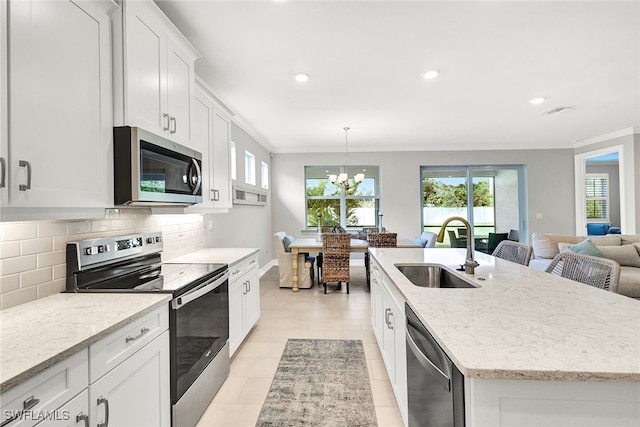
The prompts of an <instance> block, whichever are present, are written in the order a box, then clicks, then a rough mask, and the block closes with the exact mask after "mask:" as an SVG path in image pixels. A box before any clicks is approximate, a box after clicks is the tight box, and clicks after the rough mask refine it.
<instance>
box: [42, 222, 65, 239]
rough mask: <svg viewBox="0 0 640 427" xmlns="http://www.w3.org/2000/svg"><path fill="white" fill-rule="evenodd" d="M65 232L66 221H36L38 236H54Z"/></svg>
mask: <svg viewBox="0 0 640 427" xmlns="http://www.w3.org/2000/svg"><path fill="white" fill-rule="evenodd" d="M65 234H67V223H64V222H53V221H50V222H40V223H38V237H54V236H61V235H65Z"/></svg>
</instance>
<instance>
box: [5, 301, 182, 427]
mask: <svg viewBox="0 0 640 427" xmlns="http://www.w3.org/2000/svg"><path fill="white" fill-rule="evenodd" d="M168 314H169V309H168V306H162V307H160V308H158V309H156V310H155V311H153V312H151V313H149V314H147V315H145V316H143V317H141V318H140V319H136V320H135V321H133V322H131V323H129V324H128V325H126V326H124V327H122V328H120V329H118V330H117V331H115V332H113V333H111V334H109V335H108V336H106V337H104V338H102V339H101V340H99V341H97V342H95V343H93V344H91V345H90V346H89V348H88V349H87V348H84V349H82V350H80V351H78V352H77V353H75V354H73V355H71V356H69V357H67V358H66V359H64V360H61V361H60V362H58V363H56V364H55V365H53V366H51V367H49V368H47V369H45V370H44V371H42V372H40V373H38V374H37V375H35V376H33V377H31V378H29V379H28V380H26V381H24V382H23V383H21V384H18V385H16V386H15V387H13V388H10V389H9V390H7V391H6V392H4V393H2V395H0V409H1V413H0V424H2V426H3V427H17V426H20V427H27V426H35V425H39V426H55V427H58V426H60V427H62V426H79V427H89V426H102V427H107V426H114V427H115V426H132V427H133V426H135V427H144V426H150V427H151V426H153V427H158V426H169V425H170V424H171V418H170V416H171V401H170V394H169V393H170V383H169V331H168V327H169V322H168ZM120 341H121V342H120ZM12 418H15V419H13V420H12V421H8V420H10V419H12ZM7 421H8V422H7ZM5 422H6V424H5Z"/></svg>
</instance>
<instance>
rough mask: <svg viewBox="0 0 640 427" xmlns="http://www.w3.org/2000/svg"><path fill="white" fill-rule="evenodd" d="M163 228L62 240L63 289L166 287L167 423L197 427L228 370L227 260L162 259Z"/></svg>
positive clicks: (147, 289) (159, 289)
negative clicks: (180, 261)
mask: <svg viewBox="0 0 640 427" xmlns="http://www.w3.org/2000/svg"><path fill="white" fill-rule="evenodd" d="M162 248H163V239H162V233H160V232H157V233H148V234H135V235H127V236H120V237H108V238H101V239H92V240H84V241H81V242H76V243H68V244H67V291H68V292H166V293H170V294H172V295H173V299H172V300H171V302H170V312H169V333H170V355H171V356H170V378H171V404H172V410H171V411H172V413H171V418H172V425H173V426H177V427H178V426H179V427H188V426H195V425H196V423H197V422H198V420H199V418H200V416H201V415H202V413H203V412H204V411H205V409H206V408H207V406H208V405H209V403H210V402H211V400H212V399H213V396H215V394H216V392H217V391H218V389H219V388H220V386H221V385H222V383H223V382H224V381H225V379H226V378H227V376H228V374H229V343H228V341H229V281H228V278H229V271H228V266H227V264H170V263H163V262H162V261H161V252H162Z"/></svg>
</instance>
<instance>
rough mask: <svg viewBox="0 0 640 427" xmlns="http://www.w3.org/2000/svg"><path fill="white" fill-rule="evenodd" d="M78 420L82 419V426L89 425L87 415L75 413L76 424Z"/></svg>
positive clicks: (86, 426) (87, 426)
mask: <svg viewBox="0 0 640 427" xmlns="http://www.w3.org/2000/svg"><path fill="white" fill-rule="evenodd" d="M80 421H84V427H89V415H87V414H83V413H82V412H80V413H79V414H78V415H76V424H78V423H79V422H80Z"/></svg>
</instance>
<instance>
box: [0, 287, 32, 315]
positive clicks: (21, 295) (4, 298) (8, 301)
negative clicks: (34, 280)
mask: <svg viewBox="0 0 640 427" xmlns="http://www.w3.org/2000/svg"><path fill="white" fill-rule="evenodd" d="M37 298H38V289H37V288H36V287H31V288H24V289H19V290H17V291H12V292H7V293H4V294H1V295H0V310H4V309H6V308H10V307H15V306H16V305H20V304H24V303H26V302H29V301H34V300H36V299H37Z"/></svg>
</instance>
